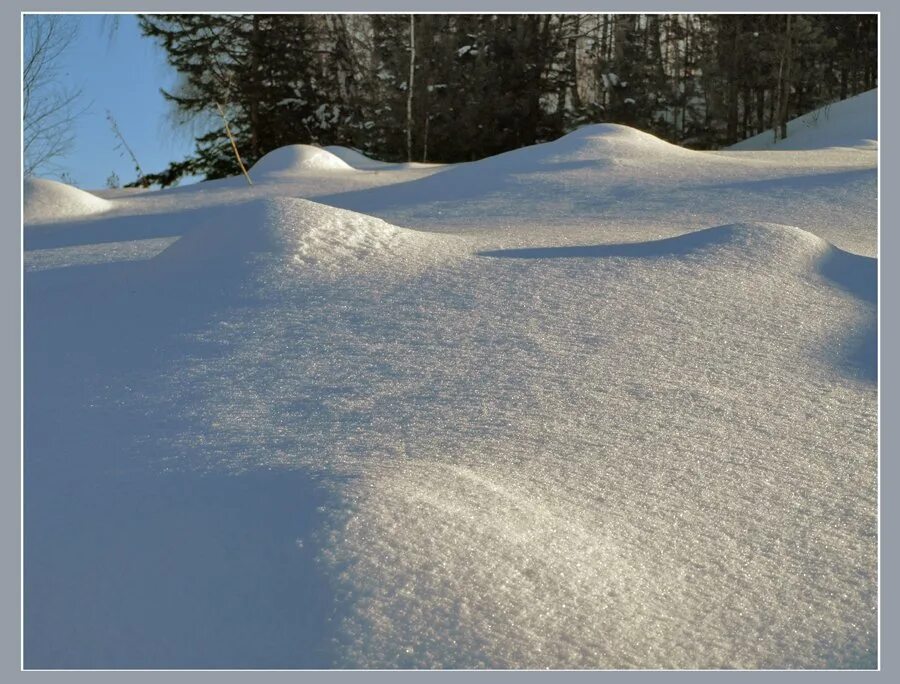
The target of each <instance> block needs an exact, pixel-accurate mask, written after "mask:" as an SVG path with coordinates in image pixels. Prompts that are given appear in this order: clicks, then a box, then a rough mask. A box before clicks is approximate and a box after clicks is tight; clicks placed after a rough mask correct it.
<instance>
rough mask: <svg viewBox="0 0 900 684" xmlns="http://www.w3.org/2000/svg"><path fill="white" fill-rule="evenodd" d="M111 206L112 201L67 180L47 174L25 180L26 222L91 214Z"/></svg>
mask: <svg viewBox="0 0 900 684" xmlns="http://www.w3.org/2000/svg"><path fill="white" fill-rule="evenodd" d="M111 207H112V202H110V201H108V200H105V199H102V198H100V197H97V196H96V195H92V194H91V193H89V192H85V191H84V190H79V189H78V188H75V187H72V186H71V185H66V184H65V183H59V182H57V181H53V180H46V179H44V178H26V179H25V182H24V193H23V217H24V220H25V223H31V222H35V221H37V222H43V221H55V220H60V219H70V218H77V217H79V216H90V215H92V214H99V213H102V212H104V211H107V210H109V209H110V208H111Z"/></svg>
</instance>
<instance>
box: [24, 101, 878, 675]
mask: <svg viewBox="0 0 900 684" xmlns="http://www.w3.org/2000/svg"><path fill="white" fill-rule="evenodd" d="M870 104H871V105H872V106H874V100H871V101H870ZM835 112H837V113H835ZM844 115H845V114H844V113H842V112H841V111H840V110H833V111H832V114H831V116H832V117H837V118H840V117H842V116H844ZM848 116H849V115H848ZM835 123H836V120H835ZM847 127H848V129H849V127H850V126H849V124H847ZM861 135H863V137H862V138H860V139H863V138H864V137H865V135H867V133H866V132H865V131H863V134H861ZM349 152H353V151H352V150H349V149H348V148H337V147H333V148H328V149H325V150H323V149H320V148H314V147H309V146H292V147H289V148H283V149H282V150H276V151H275V152H273V153H271V154H270V155H267V157H266V158H264V159H262V160H260V164H262V163H263V162H266V164H264V165H263V167H262V171H263V172H258V171H259V169H257V168H256V167H254V170H251V175H252V176H253V178H254V185H253V186H248V185H247V183H246V181H245V180H244V179H243V178H240V177H238V178H233V179H227V180H223V181H211V182H206V183H199V184H197V185H194V186H185V187H181V188H176V189H172V190H167V191H159V192H141V193H132V194H122V195H117V194H116V195H111V196H110V197H109V199H108V205H109V206H108V209H107V211H105V212H104V213H103V214H101V215H97V216H89V215H84V214H80V215H78V216H71V214H69V216H71V218H69V219H66V220H57V221H55V222H54V223H53V224H52V225H51V224H48V223H44V222H41V221H32V220H30V219H29V220H26V225H25V234H24V244H25V254H24V262H25V268H26V276H25V293H24V297H25V300H24V302H25V331H24V334H25V339H24V344H25V355H24V360H25V394H24V396H25V471H24V472H25V475H24V477H25V482H24V487H25V665H26V667H47V668H58V667H66V668H78V667H94V668H96V667H99V668H104V667H124V668H141V667H149V668H165V667H174V668H210V667H211V668H220V667H227V668H337V667H342V668H343V667H351V668H372V667H387V668H393V667H423V668H432V667H436V668H481V667H494V668H511V667H512V668H546V667H551V668H576V669H577V668H624V669H628V668H709V667H715V668H733V667H738V668H776V669H778V668H823V667H828V668H847V667H859V668H872V667H875V666H876V664H877V637H878V632H877V628H878V622H877V617H878V615H877V526H876V523H877V491H876V481H877V429H876V428H877V392H878V387H877V365H876V358H877V356H876V349H877V313H876V304H877V293H876V273H877V258H876V254H877V210H876V195H875V190H876V184H877V183H876V179H877V151H876V150H875V149H872V147H871V146H870V145H868V144H867V143H863V144H861V145H860V146H857V147H851V148H847V147H838V148H834V147H828V148H824V149H811V150H805V151H780V150H775V151H755V152H754V151H740V152H739V151H735V152H732V151H724V152H718V153H707V152H696V151H691V150H685V149H681V148H678V147H675V146H672V145H669V144H668V143H665V142H663V141H661V140H658V139H656V138H654V137H653V136H650V135H648V134H645V133H641V132H639V131H636V130H633V129H630V128H627V127H623V126H613V125H596V126H588V127H585V128H582V129H579V130H578V131H575V132H574V133H572V134H570V135H568V136H565V137H563V138H561V139H560V140H557V141H553V142H550V143H546V144H542V145H536V146H533V147H528V148H524V149H521V150H516V151H513V152H509V153H506V154H503V155H497V156H495V157H491V158H488V159H484V160H481V161H476V162H471V163H467V164H457V165H446V166H435V167H417V166H412V165H402V164H397V165H393V164H391V165H381V164H378V163H376V162H375V161H374V160H367V158H365V157H363V156H362V155H359V156H356V155H358V153H353V154H348V153H349ZM332 158H333V159H336V160H338V161H340V162H341V164H343V165H344V166H340V167H335V166H334V165H333V162H332V161H330V160H332ZM267 159H268V161H266V160H267ZM309 160H317V161H316V163H315V164H311V165H306V166H304V165H303V164H304V162H305V161H309ZM326 160H329V161H328V163H320V162H325V161H326ZM267 167H268V171H267V170H266V169H267ZM98 199H99V198H98ZM100 201H106V200H100ZM67 211H68V210H67ZM51 213H53V214H54V215H61V213H62V212H56V211H53V212H51Z"/></svg>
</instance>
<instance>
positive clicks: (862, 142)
mask: <svg viewBox="0 0 900 684" xmlns="http://www.w3.org/2000/svg"><path fill="white" fill-rule="evenodd" d="M787 128H788V135H787V138H785V139H784V140H779V141H778V142H777V143H776V142H775V141H774V135H773V132H772V131H771V130H769V131H766V132H765V133H760V134H759V135H755V136H753V137H752V138H747V139H746V140H742V141H741V142H739V143H737V144H736V145H732V146H731V147H730V148H729V149H732V150H813V149H820V148H825V147H862V148H874V147H877V145H878V142H877V140H878V90H877V89H875V90H870V91H868V92H865V93H861V94H859V95H856V96H854V97H851V98H848V99H846V100H843V101H841V102H835V103H833V104H830V105H826V106H825V107H821V108H819V109H816V110H815V111H813V112H810V113H809V114H804V115H803V116H800V117H797V118H796V119H793V120H791V121H789V122H788V127H787Z"/></svg>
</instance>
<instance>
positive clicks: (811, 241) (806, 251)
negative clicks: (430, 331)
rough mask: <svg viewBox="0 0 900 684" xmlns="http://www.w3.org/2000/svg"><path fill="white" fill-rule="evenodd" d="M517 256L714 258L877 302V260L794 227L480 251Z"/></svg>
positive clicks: (736, 227)
mask: <svg viewBox="0 0 900 684" xmlns="http://www.w3.org/2000/svg"><path fill="white" fill-rule="evenodd" d="M481 256H486V257H495V258H514V259H559V258H573V259H574V258H597V257H599V258H615V257H620V258H637V259H640V258H643V259H655V258H666V257H694V258H712V259H714V263H716V264H718V265H719V266H724V267H728V268H733V269H737V268H751V267H754V266H757V267H764V268H767V269H771V270H772V271H778V272H782V273H786V272H795V273H801V274H806V275H809V276H812V275H816V274H817V275H819V276H822V277H824V278H826V279H828V280H830V281H831V282H832V283H833V284H835V285H837V286H839V287H841V288H843V289H844V290H846V291H848V292H850V293H851V294H853V295H854V296H856V297H859V298H860V299H863V300H866V301H869V302H874V301H875V298H876V295H877V269H878V265H877V264H878V261H877V259H874V258H872V257H866V256H861V255H858V254H853V253H851V252H846V251H844V250H842V249H839V248H837V247H835V246H834V245H833V244H831V243H830V242H828V241H827V240H825V239H823V238H821V237H819V236H818V235H814V234H813V233H810V232H809V231H806V230H803V229H802V228H798V227H796V226H787V225H781V224H777V223H734V224H728V225H724V226H716V227H713V228H706V229H703V230H697V231H694V232H691V233H685V234H684V235H678V236H676V237H671V238H665V239H662V240H652V241H648V242H633V243H624V244H608V245H586V246H566V247H535V248H524V249H502V250H493V251H487V252H482V253H481Z"/></svg>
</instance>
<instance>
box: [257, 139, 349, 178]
mask: <svg viewBox="0 0 900 684" xmlns="http://www.w3.org/2000/svg"><path fill="white" fill-rule="evenodd" d="M349 170H352V167H351V166H350V165H349V164H347V163H346V162H345V161H343V160H342V159H340V158H339V157H337V156H336V155H334V154H332V153H331V152H329V151H327V150H324V149H322V148H320V147H315V146H313V145H286V146H285V147H279V148H278V149H277V150H272V151H271V152H269V153H268V154H266V155H264V156H263V157H262V159H260V160H259V161H258V162H256V163H255V164H254V165H253V166H252V167H251V168H250V177H251V178H263V177H265V176H291V175H295V174H302V173H304V172H308V171H349Z"/></svg>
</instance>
